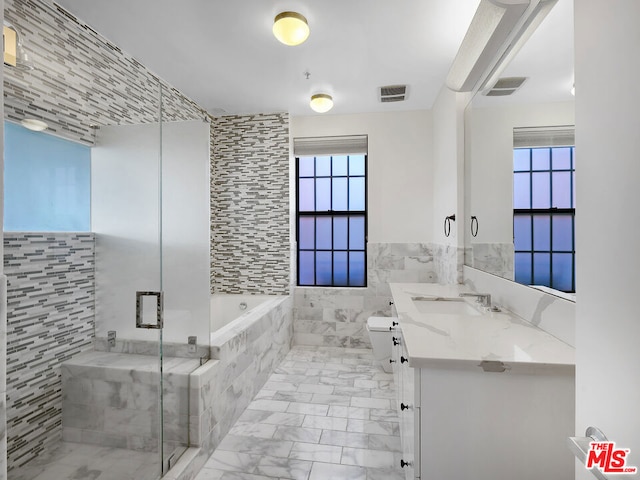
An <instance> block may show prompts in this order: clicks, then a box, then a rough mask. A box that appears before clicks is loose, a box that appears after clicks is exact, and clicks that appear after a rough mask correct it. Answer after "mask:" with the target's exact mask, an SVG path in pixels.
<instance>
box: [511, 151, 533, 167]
mask: <svg viewBox="0 0 640 480" xmlns="http://www.w3.org/2000/svg"><path fill="white" fill-rule="evenodd" d="M529 152H530V150H529V149H528V148H516V149H515V150H513V171H514V172H522V171H529V170H531V155H530V153H529Z"/></svg>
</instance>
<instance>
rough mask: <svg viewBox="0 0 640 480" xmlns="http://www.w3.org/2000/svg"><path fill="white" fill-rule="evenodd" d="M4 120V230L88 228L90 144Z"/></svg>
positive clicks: (89, 213) (85, 229)
mask: <svg viewBox="0 0 640 480" xmlns="http://www.w3.org/2000/svg"><path fill="white" fill-rule="evenodd" d="M4 125H5V144H4V148H5V150H4V156H5V157H4V158H5V163H4V175H5V177H4V230H5V231H27V232H28V231H31V232H34V231H35V232H38V231H39V232H43V231H55V232H61V231H62V232H65V231H67V232H72V231H78V232H86V231H89V230H91V149H90V148H89V147H87V146H84V145H80V144H78V143H74V142H70V141H68V140H64V139H61V138H58V137H54V136H52V135H49V134H47V133H43V132H33V131H31V130H27V129H26V128H24V127H22V126H20V125H16V124H14V123H11V122H5V124H4Z"/></svg>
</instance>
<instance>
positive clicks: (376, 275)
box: [293, 243, 448, 348]
mask: <svg viewBox="0 0 640 480" xmlns="http://www.w3.org/2000/svg"><path fill="white" fill-rule="evenodd" d="M367 249H368V252H367V287H366V288H319V287H296V288H295V289H294V309H293V311H294V344H296V345H324V346H333V347H350V348H362V347H370V346H371V344H370V342H369V335H368V333H367V330H366V323H367V318H369V317H370V316H390V315H391V306H390V303H389V302H391V300H392V298H391V290H390V289H389V283H393V282H436V283H437V282H438V281H440V277H439V275H438V272H437V269H438V266H439V265H441V264H444V262H441V261H439V260H438V259H437V252H438V251H439V250H438V249H437V248H434V246H433V245H432V244H426V243H369V244H368V245H367ZM441 269H442V270H444V268H441ZM446 273H447V275H448V272H446ZM447 280H448V279H445V282H446V281H447Z"/></svg>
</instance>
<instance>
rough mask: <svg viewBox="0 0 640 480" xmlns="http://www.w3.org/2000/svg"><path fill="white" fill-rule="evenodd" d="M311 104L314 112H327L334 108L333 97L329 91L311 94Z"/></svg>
mask: <svg viewBox="0 0 640 480" xmlns="http://www.w3.org/2000/svg"><path fill="white" fill-rule="evenodd" d="M309 106H310V107H311V109H312V110H313V111H314V112H318V113H326V112H328V111H329V110H331V109H332V108H333V97H331V95H329V94H327V93H316V94H315V95H311V101H310V102H309Z"/></svg>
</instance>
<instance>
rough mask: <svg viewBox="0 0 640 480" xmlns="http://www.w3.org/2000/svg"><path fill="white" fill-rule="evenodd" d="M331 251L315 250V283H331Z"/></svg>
mask: <svg viewBox="0 0 640 480" xmlns="http://www.w3.org/2000/svg"><path fill="white" fill-rule="evenodd" d="M332 263H333V262H332V261H331V252H316V285H331V267H332Z"/></svg>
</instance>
